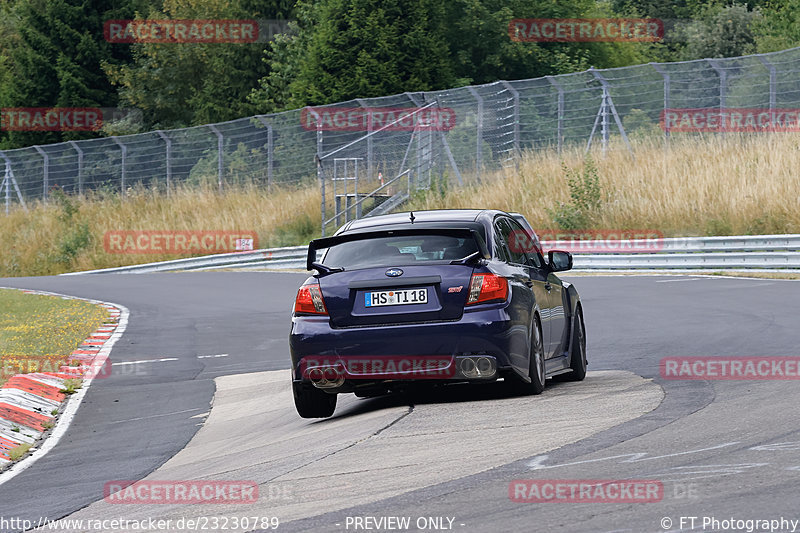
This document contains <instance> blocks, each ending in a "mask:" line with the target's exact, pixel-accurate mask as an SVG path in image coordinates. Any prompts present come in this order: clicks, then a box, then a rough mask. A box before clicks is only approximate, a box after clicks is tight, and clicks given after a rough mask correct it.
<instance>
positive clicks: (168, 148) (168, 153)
mask: <svg viewBox="0 0 800 533" xmlns="http://www.w3.org/2000/svg"><path fill="white" fill-rule="evenodd" d="M156 133H157V134H158V136H159V137H161V138H162V139H163V140H164V159H165V161H164V166H165V169H164V170H165V171H166V178H167V196H169V189H170V182H171V181H172V139H170V138H169V137H167V134H166V133H164V132H163V131H161V130H156Z"/></svg>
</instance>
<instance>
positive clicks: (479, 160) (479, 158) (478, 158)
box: [467, 87, 483, 181]
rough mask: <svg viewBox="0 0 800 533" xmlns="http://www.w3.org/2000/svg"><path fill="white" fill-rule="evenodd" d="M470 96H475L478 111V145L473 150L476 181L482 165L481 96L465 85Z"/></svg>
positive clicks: (479, 175)
mask: <svg viewBox="0 0 800 533" xmlns="http://www.w3.org/2000/svg"><path fill="white" fill-rule="evenodd" d="M467 89H468V90H469V92H470V93H472V96H474V97H475V100H477V101H478V112H477V121H478V125H477V130H476V136H477V137H478V146H477V148H476V151H475V174H476V175H477V177H478V181H480V180H481V168H482V167H483V97H482V96H481V95H479V94H478V91H476V90H475V88H474V87H467Z"/></svg>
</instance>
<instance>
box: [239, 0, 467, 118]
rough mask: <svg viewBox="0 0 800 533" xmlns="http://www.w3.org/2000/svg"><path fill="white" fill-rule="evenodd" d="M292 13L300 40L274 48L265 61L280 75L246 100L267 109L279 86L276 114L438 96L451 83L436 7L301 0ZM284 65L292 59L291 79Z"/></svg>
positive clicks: (376, 0) (396, 1) (397, 0)
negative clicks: (434, 92)
mask: <svg viewBox="0 0 800 533" xmlns="http://www.w3.org/2000/svg"><path fill="white" fill-rule="evenodd" d="M298 11H299V13H300V17H299V18H300V19H301V25H300V26H299V29H300V32H301V33H300V34H299V35H296V36H294V37H292V38H291V39H290V40H288V41H286V42H284V43H276V45H275V46H274V47H273V48H272V49H271V50H270V53H269V55H268V61H271V60H272V59H273V58H275V60H276V62H277V63H278V64H279V65H281V66H283V68H281V69H279V70H278V73H279V74H276V75H274V76H272V77H267V78H266V79H264V80H262V81H261V83H260V88H259V89H258V90H256V91H255V92H254V93H253V94H252V95H251V97H250V100H251V101H253V102H259V103H261V104H262V105H269V104H270V103H272V102H275V100H276V96H275V95H276V94H277V92H278V90H279V88H281V87H280V86H281V85H283V86H285V87H287V89H286V91H287V92H288V94H289V96H288V98H285V99H284V101H283V102H279V103H282V104H283V106H280V107H302V106H304V105H309V104H311V105H320V104H327V103H333V102H339V101H342V100H349V99H352V98H358V97H374V96H385V95H389V94H395V93H400V92H404V91H425V90H431V89H443V88H446V87H449V86H452V84H453V83H454V81H455V78H454V76H453V71H452V68H451V65H450V63H451V61H450V58H449V57H448V47H447V42H446V41H445V38H444V34H445V27H446V23H447V21H446V19H445V9H444V7H443V4H442V2H439V1H436V0H419V1H417V2H413V3H411V2H406V1H403V0H383V1H381V0H326V1H324V2H321V3H319V4H316V5H312V4H311V3H310V2H309V1H308V0H301V2H300V3H299V4H298ZM288 58H292V59H296V60H298V63H297V64H296V65H294V68H295V69H296V75H294V76H291V75H290V76H291V80H289V79H288V78H287V75H286V74H287V72H286V68H285V67H286V63H285V62H286V60H287V59H288ZM287 82H288V83H287ZM260 110H261V111H272V110H274V109H270V108H267V109H264V108H262V109H260Z"/></svg>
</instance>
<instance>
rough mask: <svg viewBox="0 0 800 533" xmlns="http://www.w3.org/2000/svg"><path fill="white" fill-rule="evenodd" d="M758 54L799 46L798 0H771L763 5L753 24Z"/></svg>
mask: <svg viewBox="0 0 800 533" xmlns="http://www.w3.org/2000/svg"><path fill="white" fill-rule="evenodd" d="M753 32H754V33H755V39H756V45H757V48H758V51H759V52H776V51H778V50H785V49H787V48H794V47H795V46H800V0H773V1H771V2H768V3H767V4H766V5H764V7H763V9H762V17H761V18H760V19H759V20H757V21H755V23H754V24H753Z"/></svg>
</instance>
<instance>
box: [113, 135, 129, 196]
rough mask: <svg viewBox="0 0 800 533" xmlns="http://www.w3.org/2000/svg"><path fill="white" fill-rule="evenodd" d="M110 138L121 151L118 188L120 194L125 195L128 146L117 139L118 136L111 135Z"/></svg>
mask: <svg viewBox="0 0 800 533" xmlns="http://www.w3.org/2000/svg"><path fill="white" fill-rule="evenodd" d="M111 139H112V140H113V141H114V142H115V143H117V146H119V148H120V150H121V151H122V164H121V165H120V179H119V190H120V193H121V194H122V196H125V160H126V159H127V158H128V147H127V146H125V145H124V144H123V143H122V141H120V140H119V138H118V137H111Z"/></svg>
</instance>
